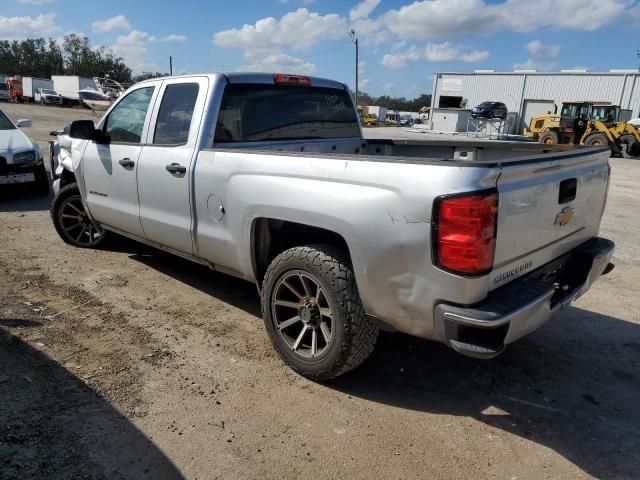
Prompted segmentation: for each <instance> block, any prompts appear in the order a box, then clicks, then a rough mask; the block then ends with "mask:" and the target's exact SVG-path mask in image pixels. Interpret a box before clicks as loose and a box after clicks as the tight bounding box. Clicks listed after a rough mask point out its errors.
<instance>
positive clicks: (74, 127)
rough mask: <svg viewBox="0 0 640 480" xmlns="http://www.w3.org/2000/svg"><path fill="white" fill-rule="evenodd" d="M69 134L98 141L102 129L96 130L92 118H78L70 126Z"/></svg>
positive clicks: (73, 136)
mask: <svg viewBox="0 0 640 480" xmlns="http://www.w3.org/2000/svg"><path fill="white" fill-rule="evenodd" d="M69 136H70V137H71V138H77V139H80V140H93V141H94V142H97V141H98V140H99V138H100V131H99V130H96V127H95V125H94V124H93V121H91V120H76V121H75V122H71V125H70V126H69Z"/></svg>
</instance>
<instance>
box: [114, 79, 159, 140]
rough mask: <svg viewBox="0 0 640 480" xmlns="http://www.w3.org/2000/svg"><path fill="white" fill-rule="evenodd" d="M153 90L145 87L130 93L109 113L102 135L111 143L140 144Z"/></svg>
mask: <svg viewBox="0 0 640 480" xmlns="http://www.w3.org/2000/svg"><path fill="white" fill-rule="evenodd" d="M154 89H155V87H145V88H141V89H139V90H135V91H133V92H131V93H130V94H128V95H127V96H126V97H125V98H123V99H122V100H121V101H120V103H118V105H117V106H116V107H115V108H114V109H113V110H112V111H111V113H110V114H109V117H107V122H106V124H105V129H104V133H105V134H106V135H107V136H108V137H109V139H110V140H111V141H112V142H123V143H140V140H141V136H142V129H143V128H144V119H145V117H146V116H147V110H148V109H149V103H150V102H151V97H152V96H153V90H154Z"/></svg>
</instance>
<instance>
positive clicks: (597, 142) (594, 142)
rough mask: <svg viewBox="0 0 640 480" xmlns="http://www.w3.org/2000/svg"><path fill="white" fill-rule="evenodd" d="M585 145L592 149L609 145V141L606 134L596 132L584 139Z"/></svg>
mask: <svg viewBox="0 0 640 480" xmlns="http://www.w3.org/2000/svg"><path fill="white" fill-rule="evenodd" d="M583 145H589V146H590V147H596V146H605V145H607V146H608V145H609V139H608V138H607V136H606V135H605V134H604V133H600V132H596V133H590V134H589V135H587V138H585V139H584V142H583Z"/></svg>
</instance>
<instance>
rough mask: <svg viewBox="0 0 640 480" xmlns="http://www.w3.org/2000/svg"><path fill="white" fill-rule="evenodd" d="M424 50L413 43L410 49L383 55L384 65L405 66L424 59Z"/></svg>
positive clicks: (390, 66) (389, 66)
mask: <svg viewBox="0 0 640 480" xmlns="http://www.w3.org/2000/svg"><path fill="white" fill-rule="evenodd" d="M422 55H423V52H422V51H421V50H419V49H418V48H416V46H415V45H413V46H412V47H411V48H410V49H409V50H405V51H404V52H398V53H387V54H385V55H384V56H383V57H382V61H381V62H380V63H382V65H384V66H385V67H388V68H405V67H407V66H409V65H410V64H412V63H416V62H418V61H420V60H421V59H422Z"/></svg>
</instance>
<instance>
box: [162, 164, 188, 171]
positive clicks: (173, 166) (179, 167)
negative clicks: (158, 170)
mask: <svg viewBox="0 0 640 480" xmlns="http://www.w3.org/2000/svg"><path fill="white" fill-rule="evenodd" d="M165 168H166V169H167V172H171V173H186V171H187V167H183V166H182V165H180V164H179V163H172V164H170V165H167V166H166V167H165Z"/></svg>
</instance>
